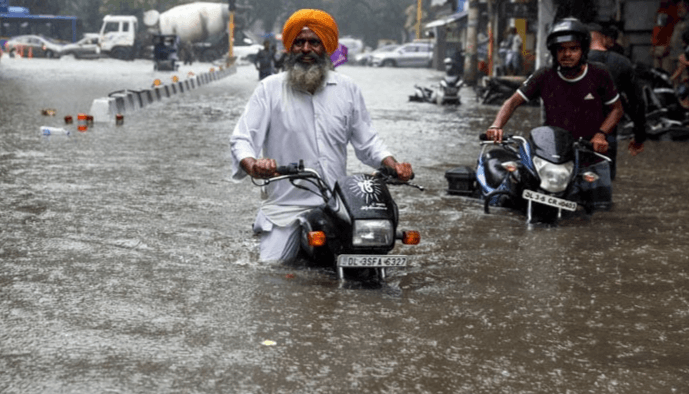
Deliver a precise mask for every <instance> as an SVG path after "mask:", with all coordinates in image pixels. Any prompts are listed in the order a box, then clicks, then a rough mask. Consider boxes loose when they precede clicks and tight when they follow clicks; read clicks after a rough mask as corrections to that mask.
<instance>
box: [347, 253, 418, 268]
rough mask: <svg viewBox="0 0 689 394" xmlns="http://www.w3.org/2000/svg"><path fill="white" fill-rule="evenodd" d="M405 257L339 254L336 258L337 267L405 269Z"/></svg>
mask: <svg viewBox="0 0 689 394" xmlns="http://www.w3.org/2000/svg"><path fill="white" fill-rule="evenodd" d="M407 260H408V259H407V256H400V255H375V254H373V255H367V254H341V255H339V256H338V257H337V266H338V267H406V266H407Z"/></svg>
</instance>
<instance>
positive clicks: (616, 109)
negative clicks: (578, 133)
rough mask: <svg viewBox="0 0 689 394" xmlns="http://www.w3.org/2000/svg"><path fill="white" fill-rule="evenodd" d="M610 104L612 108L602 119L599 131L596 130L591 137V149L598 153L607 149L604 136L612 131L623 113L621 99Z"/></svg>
mask: <svg viewBox="0 0 689 394" xmlns="http://www.w3.org/2000/svg"><path fill="white" fill-rule="evenodd" d="M611 106H612V110H611V111H610V113H609V114H608V116H607V117H606V118H605V120H604V121H603V124H602V125H601V126H600V128H599V130H600V131H599V132H597V133H596V134H595V135H594V136H593V138H591V143H592V144H593V150H594V151H596V152H598V153H605V152H607V151H608V141H606V140H605V137H606V136H607V135H608V134H610V133H612V131H613V129H614V128H615V125H617V122H619V121H620V119H621V118H622V115H623V114H624V108H622V102H621V100H619V99H618V100H616V101H615V102H614V103H612V104H611Z"/></svg>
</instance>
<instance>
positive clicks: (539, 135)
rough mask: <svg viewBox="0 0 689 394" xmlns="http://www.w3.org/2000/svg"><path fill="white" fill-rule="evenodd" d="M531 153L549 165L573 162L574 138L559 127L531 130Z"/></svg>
mask: <svg viewBox="0 0 689 394" xmlns="http://www.w3.org/2000/svg"><path fill="white" fill-rule="evenodd" d="M530 140H531V148H532V150H533V153H534V154H535V155H536V156H538V157H541V158H543V159H545V160H547V161H549V162H551V163H554V164H562V163H566V162H568V161H572V160H574V151H573V150H572V145H573V144H574V137H572V134H571V133H570V132H569V131H567V130H565V129H561V128H559V127H552V126H541V127H536V128H535V129H533V130H531V137H530Z"/></svg>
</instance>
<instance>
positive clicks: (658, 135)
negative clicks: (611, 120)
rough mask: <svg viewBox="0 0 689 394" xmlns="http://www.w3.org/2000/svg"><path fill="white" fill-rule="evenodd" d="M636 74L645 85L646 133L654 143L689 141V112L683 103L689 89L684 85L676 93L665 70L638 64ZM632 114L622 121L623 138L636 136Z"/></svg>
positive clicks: (635, 68)
mask: <svg viewBox="0 0 689 394" xmlns="http://www.w3.org/2000/svg"><path fill="white" fill-rule="evenodd" d="M634 72H635V74H636V76H637V78H638V79H639V81H640V83H641V87H642V90H643V99H644V102H645V104H646V134H647V135H648V138H649V139H651V140H660V141H686V140H689V111H687V109H686V108H684V107H683V106H682V103H681V100H682V99H683V98H686V97H687V96H688V95H689V89H688V88H687V87H686V86H685V85H681V86H680V87H679V89H678V90H677V91H676V90H675V88H674V85H673V82H672V81H671V80H670V74H669V73H668V72H667V71H665V70H663V69H661V68H653V67H649V66H647V65H644V64H641V63H637V64H635V65H634ZM632 126H633V124H632V123H631V119H630V118H629V116H628V115H625V117H624V118H623V119H622V121H620V136H621V137H626V136H631V134H632Z"/></svg>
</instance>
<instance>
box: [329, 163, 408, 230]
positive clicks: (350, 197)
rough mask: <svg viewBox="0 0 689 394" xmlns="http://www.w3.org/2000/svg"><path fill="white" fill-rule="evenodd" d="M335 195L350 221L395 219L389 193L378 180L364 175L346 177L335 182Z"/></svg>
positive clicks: (393, 204) (393, 205)
mask: <svg viewBox="0 0 689 394" xmlns="http://www.w3.org/2000/svg"><path fill="white" fill-rule="evenodd" d="M335 193H337V194H338V195H339V196H340V198H341V200H342V202H343V204H344V206H345V208H346V209H347V212H349V214H350V216H351V218H352V220H356V219H390V220H394V218H395V217H396V212H395V208H396V207H395V203H394V201H393V199H392V196H391V195H390V191H389V190H388V187H387V186H386V185H385V183H384V182H383V181H381V180H380V179H378V178H374V177H372V176H370V175H366V174H356V175H350V176H346V177H344V178H342V179H340V180H339V181H338V182H337V185H336V186H335Z"/></svg>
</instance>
